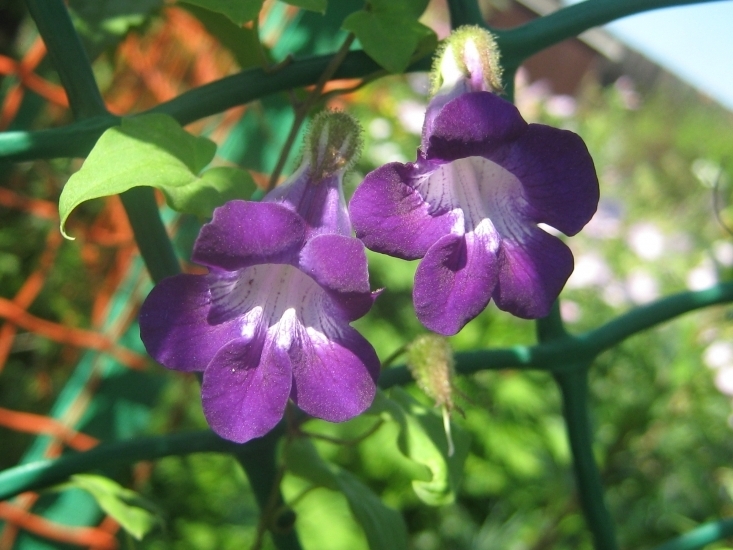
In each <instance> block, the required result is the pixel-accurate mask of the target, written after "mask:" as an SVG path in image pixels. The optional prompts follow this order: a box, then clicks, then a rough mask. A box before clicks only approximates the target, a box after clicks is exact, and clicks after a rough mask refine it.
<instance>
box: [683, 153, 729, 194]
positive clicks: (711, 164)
mask: <svg viewBox="0 0 733 550" xmlns="http://www.w3.org/2000/svg"><path fill="white" fill-rule="evenodd" d="M690 169H691V170H692V173H693V175H694V176H695V177H696V178H697V181H699V182H700V183H701V184H702V185H703V186H705V187H708V188H710V189H712V188H713V187H715V186H716V184H717V185H718V186H719V187H722V186H723V185H724V184H726V183H728V182H727V176H726V174H725V172H724V171H723V167H722V166H720V164H718V163H717V162H715V161H713V160H710V159H703V158H700V159H695V160H694V161H692V166H691V167H690Z"/></svg>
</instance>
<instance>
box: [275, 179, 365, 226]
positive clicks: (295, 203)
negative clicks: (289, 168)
mask: <svg viewBox="0 0 733 550" xmlns="http://www.w3.org/2000/svg"><path fill="white" fill-rule="evenodd" d="M341 177H342V175H341V174H340V173H339V174H336V175H333V176H329V177H326V178H324V179H323V180H322V181H313V179H312V176H311V167H310V166H309V165H303V166H302V167H301V168H300V169H299V170H298V172H296V173H295V174H294V175H293V177H292V178H291V179H289V180H288V181H287V182H285V183H283V184H282V185H280V186H279V187H276V188H275V189H273V190H272V191H270V192H269V193H268V194H267V195H266V196H265V198H264V199H263V202H273V203H276V204H282V205H283V206H286V207H287V208H289V209H291V210H292V211H293V212H297V213H298V215H300V216H301V217H302V218H303V220H305V224H306V227H307V229H306V233H307V235H306V238H310V237H311V236H312V235H319V234H322V233H337V234H339V235H344V236H350V235H351V223H350V222H349V213H348V211H347V210H346V201H345V200H344V197H343V195H342V193H341Z"/></svg>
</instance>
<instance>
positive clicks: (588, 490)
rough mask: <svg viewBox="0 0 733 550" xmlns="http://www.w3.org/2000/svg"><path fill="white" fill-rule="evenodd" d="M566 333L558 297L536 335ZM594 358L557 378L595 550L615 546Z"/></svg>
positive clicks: (547, 339)
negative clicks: (597, 431)
mask: <svg viewBox="0 0 733 550" xmlns="http://www.w3.org/2000/svg"><path fill="white" fill-rule="evenodd" d="M567 337H568V333H567V332H566V330H565V326H564V325H563V321H562V316H561V315H560V300H555V303H554V304H553V305H552V309H551V311H550V314H549V315H548V316H547V317H543V318H542V319H537V339H538V340H539V342H540V343H542V344H545V343H551V342H553V341H556V340H563V339H565V338H567ZM568 357H572V358H573V359H575V357H574V355H570V354H569V355H567V356H566V360H567V358H568ZM591 362H592V360H588V361H585V362H574V364H573V365H572V368H571V369H569V370H567V371H564V372H556V373H554V378H555V382H557V384H558V386H559V387H560V392H561V394H562V403H563V411H562V412H563V418H564V419H565V426H566V427H567V432H568V440H569V442H570V450H571V452H572V455H573V471H574V472H575V479H576V482H577V484H578V493H579V495H580V504H581V508H582V509H583V515H584V516H585V520H586V523H587V524H588V529H589V530H590V532H591V534H592V535H593V541H594V547H595V549H596V550H616V549H617V544H616V535H615V533H614V524H613V519H612V518H611V514H609V512H608V509H607V508H606V504H605V502H604V498H603V485H602V484H601V476H600V474H599V472H598V466H597V465H596V461H595V458H594V457H593V431H592V429H591V425H590V415H589V411H588V369H589V368H590V365H591Z"/></svg>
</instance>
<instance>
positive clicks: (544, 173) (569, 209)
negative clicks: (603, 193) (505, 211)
mask: <svg viewBox="0 0 733 550" xmlns="http://www.w3.org/2000/svg"><path fill="white" fill-rule="evenodd" d="M498 162H499V163H500V164H501V165H502V166H503V167H504V168H505V169H506V170H508V171H509V172H511V173H512V174H514V176H515V177H517V178H518V179H519V180H520V181H521V182H522V187H523V189H524V196H525V198H526V200H527V201H528V202H529V205H530V208H531V210H532V211H533V212H532V219H533V220H534V221H535V222H536V223H540V222H542V223H546V224H549V225H551V226H553V227H555V228H556V229H559V230H560V231H562V232H563V233H565V234H566V235H574V234H576V233H577V232H578V231H580V230H581V229H582V228H583V226H584V225H585V224H586V223H588V221H590V219H591V218H592V217H593V214H594V213H595V211H596V208H597V207H598V196H599V190H598V177H597V176H596V171H595V168H594V166H593V159H592V158H591V156H590V153H588V149H587V148H586V146H585V143H583V140H582V139H581V138H580V137H579V136H578V135H577V134H574V133H573V132H569V131H567V130H560V129H558V128H552V127H550V126H544V125H541V124H530V125H529V128H528V129H527V131H526V132H525V133H524V134H523V135H522V136H521V137H520V138H519V139H518V140H517V141H515V142H514V143H512V144H511V148H510V152H509V153H508V154H507V155H506V157H505V158H504V159H503V160H499V161H498Z"/></svg>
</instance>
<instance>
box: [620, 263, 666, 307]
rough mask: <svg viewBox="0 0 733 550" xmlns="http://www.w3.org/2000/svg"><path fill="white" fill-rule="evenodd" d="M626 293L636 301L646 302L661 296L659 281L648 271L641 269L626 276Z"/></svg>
mask: <svg viewBox="0 0 733 550" xmlns="http://www.w3.org/2000/svg"><path fill="white" fill-rule="evenodd" d="M626 293H627V294H628V296H629V298H630V299H631V301H633V302H634V303H637V304H645V303H647V302H651V301H652V300H654V299H656V298H657V297H658V296H659V283H657V280H656V279H655V278H654V277H653V276H652V275H651V274H650V273H649V272H648V271H644V270H641V269H639V270H636V271H634V272H632V273H630V274H629V276H628V277H627V278H626Z"/></svg>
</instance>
